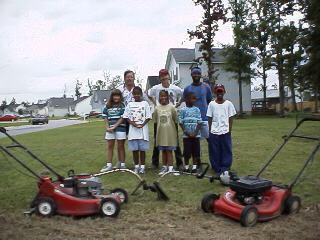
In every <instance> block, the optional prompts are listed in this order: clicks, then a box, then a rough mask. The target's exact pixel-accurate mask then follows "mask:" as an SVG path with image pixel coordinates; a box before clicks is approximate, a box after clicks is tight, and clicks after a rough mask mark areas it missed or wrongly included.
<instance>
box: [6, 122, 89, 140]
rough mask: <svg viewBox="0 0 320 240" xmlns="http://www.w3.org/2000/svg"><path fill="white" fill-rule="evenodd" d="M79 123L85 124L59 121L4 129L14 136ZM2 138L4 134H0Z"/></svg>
mask: <svg viewBox="0 0 320 240" xmlns="http://www.w3.org/2000/svg"><path fill="white" fill-rule="evenodd" d="M80 123H85V121H83V120H67V119H60V120H49V123H48V124H40V125H23V126H13V127H6V129H7V130H8V132H9V134H10V135H12V136H16V135H20V134H26V133H32V132H39V131H45V130H49V129H54V128H59V127H65V126H70V125H75V124H80ZM4 136H5V135H4V134H1V135H0V138H2V137H4Z"/></svg>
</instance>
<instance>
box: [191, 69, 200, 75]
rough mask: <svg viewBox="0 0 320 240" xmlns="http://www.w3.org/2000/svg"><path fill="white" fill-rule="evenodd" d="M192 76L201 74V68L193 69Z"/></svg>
mask: <svg viewBox="0 0 320 240" xmlns="http://www.w3.org/2000/svg"><path fill="white" fill-rule="evenodd" d="M192 74H201V68H199V67H193V68H191V75H192Z"/></svg>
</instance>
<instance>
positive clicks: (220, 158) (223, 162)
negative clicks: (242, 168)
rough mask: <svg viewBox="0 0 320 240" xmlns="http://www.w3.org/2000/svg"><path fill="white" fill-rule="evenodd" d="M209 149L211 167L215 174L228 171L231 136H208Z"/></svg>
mask: <svg viewBox="0 0 320 240" xmlns="http://www.w3.org/2000/svg"><path fill="white" fill-rule="evenodd" d="M209 147H210V150H211V154H210V156H209V157H210V163H211V167H212V168H213V169H214V171H215V172H216V173H217V174H221V173H222V172H224V171H228V170H229V169H230V167H231V164H232V143H231V134H230V133H226V134H222V135H216V134H212V133H210V134H209Z"/></svg>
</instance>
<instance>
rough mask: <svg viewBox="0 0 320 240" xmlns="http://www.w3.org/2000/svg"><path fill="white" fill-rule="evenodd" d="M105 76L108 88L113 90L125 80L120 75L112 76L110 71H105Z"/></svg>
mask: <svg viewBox="0 0 320 240" xmlns="http://www.w3.org/2000/svg"><path fill="white" fill-rule="evenodd" d="M103 78H104V81H105V82H106V86H107V89H108V90H113V89H116V88H118V87H119V86H120V85H121V83H122V82H123V81H122V78H121V76H120V75H116V76H114V77H112V76H111V74H110V72H109V71H103Z"/></svg>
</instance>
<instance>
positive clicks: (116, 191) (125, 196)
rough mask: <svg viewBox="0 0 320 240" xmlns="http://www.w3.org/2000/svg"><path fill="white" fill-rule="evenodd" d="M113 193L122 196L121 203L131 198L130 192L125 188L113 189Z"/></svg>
mask: <svg viewBox="0 0 320 240" xmlns="http://www.w3.org/2000/svg"><path fill="white" fill-rule="evenodd" d="M111 193H112V194H115V195H118V196H119V197H120V200H121V204H122V203H128V200H129V196H128V192H127V191H126V190H124V189H123V188H115V189H112V190H111Z"/></svg>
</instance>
